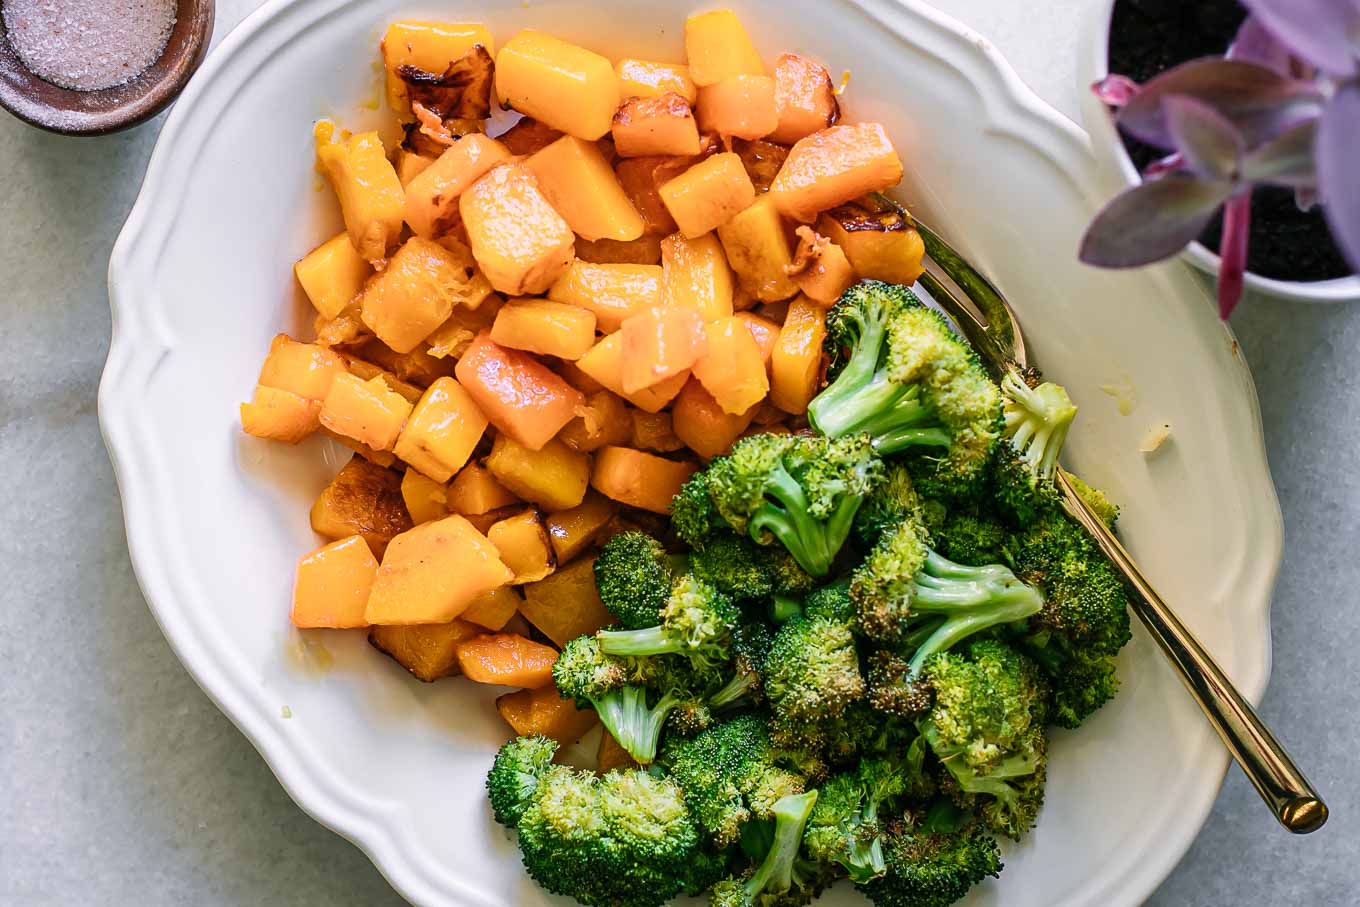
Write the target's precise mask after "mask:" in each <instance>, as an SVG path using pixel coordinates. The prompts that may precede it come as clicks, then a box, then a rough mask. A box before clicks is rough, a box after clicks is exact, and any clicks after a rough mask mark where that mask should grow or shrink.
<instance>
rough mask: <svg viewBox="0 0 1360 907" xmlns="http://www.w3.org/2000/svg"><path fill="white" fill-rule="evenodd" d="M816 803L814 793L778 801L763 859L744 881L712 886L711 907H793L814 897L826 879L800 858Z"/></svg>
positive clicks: (720, 883)
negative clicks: (804, 831) (767, 847)
mask: <svg viewBox="0 0 1360 907" xmlns="http://www.w3.org/2000/svg"><path fill="white" fill-rule="evenodd" d="M816 802H817V792H816V791H815V790H810V791H807V792H806V793H803V794H797V795H793V794H791V795H789V796H786V797H782V798H780V800H779V801H778V802H776V803H775V804H774V809H773V811H772V812H773V815H774V835H773V840H772V843H771V844H770V848H769V850H768V852H767V853H766V854H765V857H764V859H762V860H761V861H760V863H759V865H757V866H756V867H755V869H754V870H753V871H751V872H749V873H748V874H746V875H744V876H743V877H741V878H731V879H724V880H723V881H721V882H719V883H718V884H716V885H714V886H713V889H712V890H711V891H710V892H709V901H708V902H709V905H710V907H758V905H759V907H785V905H788V907H792V905H796V904H806V903H808V902H809V901H810V900H812V899H813V898H814V897H816V896H817V895H818V894H819V893H820V892H821V890H822V888H823V887H825V885H826V884H827V882H828V881H829V879H828V878H827V876H826V875H825V874H823V873H820V872H818V871H817V867H815V866H805V865H803V861H802V860H801V859H800V858H799V850H800V847H801V845H802V841H803V828H804V827H805V826H806V824H807V820H808V815H809V814H810V813H811V812H812V808H813V806H814V805H815V804H816Z"/></svg>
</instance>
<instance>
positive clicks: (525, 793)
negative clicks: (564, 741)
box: [486, 734, 557, 828]
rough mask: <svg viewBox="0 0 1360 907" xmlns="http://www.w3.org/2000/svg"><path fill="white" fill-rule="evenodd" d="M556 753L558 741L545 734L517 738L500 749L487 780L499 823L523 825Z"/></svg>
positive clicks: (487, 786) (492, 806) (487, 787)
mask: <svg viewBox="0 0 1360 907" xmlns="http://www.w3.org/2000/svg"><path fill="white" fill-rule="evenodd" d="M556 753H557V741H556V740H552V739H550V738H548V737H544V736H542V735H541V734H534V735H532V736H528V737H516V738H514V739H513V740H510V741H509V742H507V743H506V744H505V745H504V746H502V747H501V748H500V751H499V752H497V753H496V759H495V761H494V762H493V763H492V764H491V771H490V772H488V773H487V776H486V790H487V795H488V798H489V799H490V800H491V812H492V813H493V814H494V815H495V817H496V821H497V822H499V823H501V824H502V825H508V826H510V827H511V828H513V827H515V826H516V825H518V824H519V820H520V817H521V816H523V815H524V811H525V810H526V809H528V808H529V804H530V803H532V802H533V799H534V792H535V791H536V790H537V789H538V779H539V778H540V777H542V775H543V773H544V772H545V771H546V770H547V768H548V766H549V765H550V764H551V763H552V760H553V756H554V755H555V754H556Z"/></svg>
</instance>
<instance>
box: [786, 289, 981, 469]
mask: <svg viewBox="0 0 1360 907" xmlns="http://www.w3.org/2000/svg"><path fill="white" fill-rule="evenodd" d="M826 330H827V340H826V345H827V351H828V353H829V354H830V356H831V370H830V373H829V374H830V375H831V384H830V386H829V387H827V388H826V390H824V391H822V392H821V393H820V394H818V395H817V397H816V398H815V399H813V401H812V402H811V403H810V404H809V405H808V420H809V421H810V422H811V423H812V426H813V427H814V428H815V429H817V430H818V431H820V432H821V433H823V434H825V435H827V436H828V437H833V438H839V437H842V436H845V435H852V434H861V433H864V434H868V435H869V436H870V437H872V438H873V442H874V446H875V448H876V449H877V450H878V451H879V452H880V453H882V454H885V455H887V454H893V453H898V452H901V451H905V450H909V449H912V448H917V447H924V448H927V449H932V448H933V449H938V450H939V451H941V452H942V454H943V456H942V461H943V462H944V463H946V464H947V467H946V468H947V469H948V470H950V471H953V472H956V473H957V474H958V475H959V476H960V477H961V478H963V477H967V476H971V475H975V474H979V473H981V471H982V469H983V467H984V466H985V465H986V463H987V460H988V458H989V457H990V456H991V450H992V447H993V445H994V444H995V443H996V439H997V437H998V434H999V431H1000V425H1001V393H1000V391H999V390H998V388H997V386H996V385H995V384H994V383H992V381H991V379H990V378H988V377H987V373H986V371H985V370H984V369H983V367H982V363H981V362H980V361H979V360H978V358H977V354H976V353H974V352H973V350H972V348H971V347H969V346H968V344H967V343H965V342H964V341H963V340H961V339H960V338H959V337H958V336H957V335H956V334H955V333H954V332H953V331H952V330H951V329H950V327H949V325H948V323H947V322H946V321H945V320H944V318H943V317H942V316H941V315H940V314H939V313H938V312H935V311H934V310H932V309H928V308H926V307H925V306H924V305H922V304H921V301H920V300H919V299H917V298H916V295H915V294H914V293H912V292H911V290H909V289H907V288H906V287H903V286H897V285H894V284H886V283H881V282H879V281H873V280H868V281H863V282H861V283H858V284H856V285H855V286H852V287H851V288H850V289H849V290H847V291H846V292H845V294H844V295H842V296H841V298H840V301H839V302H837V303H836V305H835V306H833V307H832V309H831V311H830V312H828V313H827V319H826Z"/></svg>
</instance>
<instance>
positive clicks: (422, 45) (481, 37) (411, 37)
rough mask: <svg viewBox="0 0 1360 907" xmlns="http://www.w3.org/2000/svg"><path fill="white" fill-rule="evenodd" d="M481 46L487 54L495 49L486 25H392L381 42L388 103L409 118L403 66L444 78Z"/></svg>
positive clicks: (408, 101) (407, 23)
mask: <svg viewBox="0 0 1360 907" xmlns="http://www.w3.org/2000/svg"><path fill="white" fill-rule="evenodd" d="M478 44H480V45H481V46H482V47H484V48H486V51H487V53H493V52H494V51H495V46H494V45H493V43H492V40H491V32H490V31H488V30H487V29H486V26H484V25H476V24H471V23H462V22H417V21H403V22H393V23H392V24H391V25H389V26H388V27H387V33H386V34H385V35H383V39H382V45H381V46H382V56H383V68H384V70H385V71H386V75H387V103H388V105H389V106H390V107H391V108H392V109H393V110H394V111H396V112H397V115H398V116H399V117H401V118H403V119H410V116H411V101H410V97H409V95H408V93H407V86H406V82H405V81H404V80H403V79H402V78H401V76H400V75H398V73H397V70H398V69H400V68H401V67H403V66H414V67H415V68H416V69H421V70H424V71H425V72H432V73H435V74H436V75H443V74H444V72H445V70H447V69H448V68H449V65H450V64H451V63H453V62H454V61H455V60H457V59H459V58H460V57H462V56H463V55H464V54H466V53H467V52H468V51H470V50H472V48H474V47H476V46H477V45H478Z"/></svg>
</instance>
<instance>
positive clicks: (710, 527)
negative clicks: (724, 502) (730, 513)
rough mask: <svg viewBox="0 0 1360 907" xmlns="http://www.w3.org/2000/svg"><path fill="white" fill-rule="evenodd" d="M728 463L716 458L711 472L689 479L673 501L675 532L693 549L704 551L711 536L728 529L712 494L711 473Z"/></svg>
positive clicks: (672, 522) (701, 472) (710, 467)
mask: <svg viewBox="0 0 1360 907" xmlns="http://www.w3.org/2000/svg"><path fill="white" fill-rule="evenodd" d="M726 459H727V458H726V457H714V458H713V459H712V460H709V461H708V469H704V470H700V471H699V472H696V473H695V474H694V475H692V476H690V477H689V478H688V479H686V480H685V484H683V485H681V486H680V490H679V491H678V492H676V495H675V497H674V498H672V499H671V528H672V529H674V530H675V534H676V535H677V536H679V537H680V540H681V541H683V542H684V543H685V544H686V545H689V546H690V547H691V548H702V547H703V546H704V543H705V542H706V541H707V540H708V538H709V536H711V535H713V534H714V533H716V532H721V531H723V530H725V529H726V528H727V524H726V523H724V522H723V518H722V517H721V516H720V515H719V514H718V508H717V507H716V506H714V504H713V496H712V495H710V494H709V491H708V470H709V469H712V468H713V467H714V466H716V465H719V464H721V463H722V462H723V461H725V460H726Z"/></svg>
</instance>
